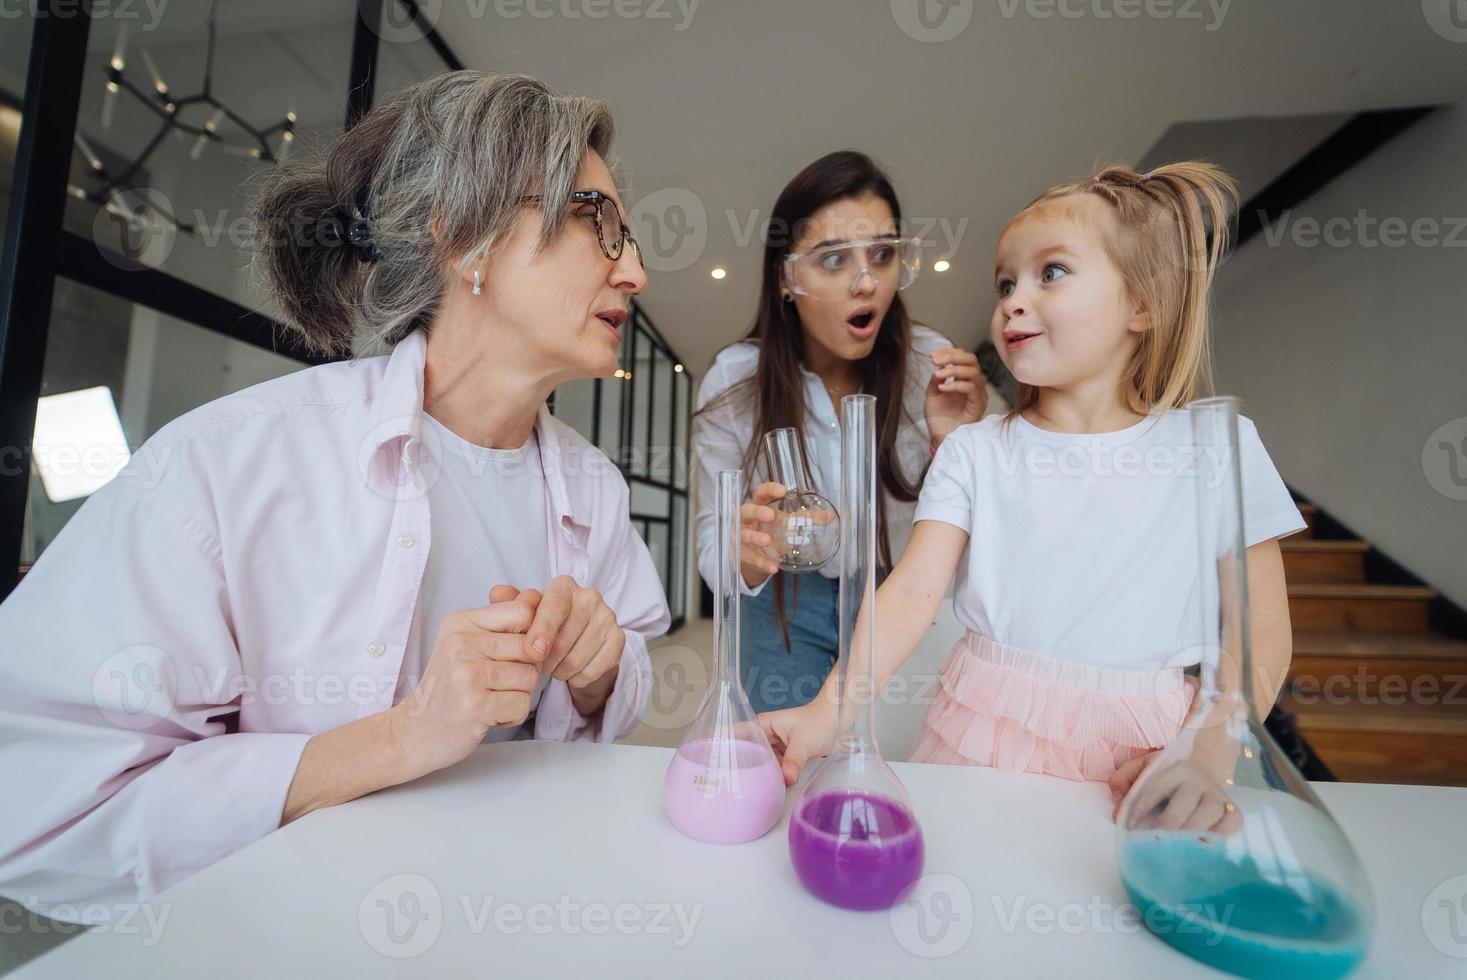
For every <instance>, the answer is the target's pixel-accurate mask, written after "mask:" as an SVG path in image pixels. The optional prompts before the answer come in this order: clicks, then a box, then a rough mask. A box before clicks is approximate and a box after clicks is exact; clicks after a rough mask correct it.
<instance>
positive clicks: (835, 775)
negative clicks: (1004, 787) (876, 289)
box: [789, 395, 923, 909]
mask: <svg viewBox="0 0 1467 980" xmlns="http://www.w3.org/2000/svg"><path fill="white" fill-rule="evenodd" d="M877 492H878V488H877V483H876V399H875V398H874V397H873V396H871V395H848V396H846V397H845V398H843V399H841V500H840V532H841V543H840V549H839V552H838V554H839V558H840V562H841V576H840V616H839V618H840V639H839V649H840V658H839V661H838V664H837V668H836V669H837V670H838V671H839V672H840V673H839V676H838V678H837V680H838V681H839V684H838V686H837V690H838V694H839V698H840V734H839V735H838V736H837V739H836V745H835V749H834V750H833V751H832V752H831V753H830V755H829V756H827V757H826V758H825V759H824V761H822V762H821V763H820V765H819V766H818V767H817V768H816V769H815V771H814V772H813V773H811V774H810V778H809V779H808V780H807V781H806V783H805V785H804V788H803V789H802V790H801V792H800V796H799V798H798V799H797V800H796V801H795V808H794V811H793V813H792V815H791V817H790V828H789V841H790V860H791V861H792V862H793V863H794V866H795V872H796V874H798V875H799V877H800V881H801V882H803V883H804V885H805V887H806V888H808V889H809V890H810V891H811V892H812V893H813V894H815V895H816V896H817V897H819V898H821V899H823V900H825V901H827V902H830V903H831V904H832V905H839V906H842V907H844V908H851V909H884V908H890V907H891V906H892V905H895V904H896V903H897V902H898V901H899V900H900V899H901V898H902V896H904V895H905V894H907V892H908V891H909V890H910V889H911V888H912V886H913V885H915V884H916V882H917V879H918V878H919V877H921V875H922V859H923V842H922V828H921V827H920V826H918V824H917V818H916V816H915V814H913V812H912V804H911V801H910V800H909V799H908V797H907V791H906V789H905V788H903V786H902V784H901V781H900V780H899V779H897V776H896V773H894V772H892V770H891V767H890V766H888V765H887V764H886V761H885V760H884V759H882V758H881V752H880V750H879V749H878V748H877V747H876V735H875V729H874V725H873V720H874V719H873V715H872V709H873V701H874V693H875V692H874V690H873V683H872V682H873V676H872V675H873V672H872V660H871V657H872V652H873V650H874V640H875V634H876V624H875V612H876V609H875V607H876V603H875V598H876V494H877ZM858 631H859V636H858Z"/></svg>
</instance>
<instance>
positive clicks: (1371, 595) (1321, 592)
mask: <svg viewBox="0 0 1467 980" xmlns="http://www.w3.org/2000/svg"><path fill="white" fill-rule="evenodd" d="M1288 588H1289V617H1290V620H1291V621H1292V623H1293V625H1294V628H1295V629H1296V630H1350V631H1358V632H1395V631H1399V632H1407V633H1425V632H1426V631H1427V614H1428V606H1429V604H1430V602H1431V600H1432V599H1434V598H1436V590H1435V589H1430V588H1426V587H1425V586H1418V585H1373V584H1365V583H1344V582H1295V583H1290V585H1289V587H1288Z"/></svg>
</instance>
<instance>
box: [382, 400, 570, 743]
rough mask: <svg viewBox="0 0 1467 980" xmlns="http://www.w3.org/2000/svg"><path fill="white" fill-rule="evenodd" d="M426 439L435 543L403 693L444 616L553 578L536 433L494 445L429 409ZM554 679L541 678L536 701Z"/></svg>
mask: <svg viewBox="0 0 1467 980" xmlns="http://www.w3.org/2000/svg"><path fill="white" fill-rule="evenodd" d="M423 440H424V444H425V451H427V452H429V453H432V454H433V455H434V456H435V457H437V458H438V460H439V465H440V467H441V469H440V470H439V472H438V475H437V478H436V479H435V480H434V481H433V484H432V485H431V486H430V487H429V488H428V512H429V514H430V515H431V518H432V522H433V524H432V531H433V539H432V547H431V548H430V549H429V551H428V561H427V565H426V567H425V568H424V570H423V584H422V586H421V587H420V588H419V590H418V604H417V608H416V609H415V610H414V611H413V622H412V627H411V630H410V631H409V633H408V642H407V650H406V651H405V653H404V656H403V663H402V673H401V674H400V675H399V679H398V694H397V697H398V698H399V699H401V698H402V697H406V696H407V695H408V694H410V693H412V691H413V689H414V688H415V687H417V685H418V681H419V679H420V678H421V677H422V674H423V671H424V670H426V669H427V666H428V660H429V658H430V657H431V655H432V653H433V646H434V644H435V643H436V642H437V640H438V628H439V627H440V626H441V625H442V624H443V617H445V616H447V615H448V614H449V613H452V612H458V611H459V610H462V609H478V608H481V607H483V606H486V605H488V603H489V590H490V589H491V588H493V587H494V586H496V585H499V584H501V583H505V584H508V585H513V586H514V587H515V588H517V589H522V590H523V589H543V588H544V587H545V583H546V582H547V581H549V579H550V558H549V551H550V548H549V543H548V542H547V541H546V536H545V528H546V526H547V523H546V517H545V507H546V503H545V493H546V490H545V474H544V472H543V471H542V469H541V463H540V452H539V446H538V445H537V444H536V441H535V435H534V433H533V432H532V433H531V434H530V438H529V440H528V441H527V442H526V443H525V444H524V445H523V446H520V447H519V448H518V449H489V448H486V447H484V446H478V445H475V444H474V443H471V442H469V441H468V440H466V439H464V438H462V437H461V436H459V435H458V434H456V433H455V432H454V431H453V430H452V429H449V428H448V427H447V426H445V425H444V424H443V423H442V422H439V421H438V420H437V419H435V418H433V417H432V416H431V415H429V414H428V413H426V412H424V413H423ZM547 683H548V679H546V678H542V679H541V681H540V686H539V687H538V688H536V690H535V694H534V697H533V699H532V701H533V703H534V704H536V705H538V703H539V700H540V694H541V692H542V691H544V689H545V686H546V684H547ZM532 710H533V708H532ZM521 727H523V726H515V727H506V728H494V729H491V730H490V731H489V734H488V735H487V736H486V737H485V739H484V740H485V741H486V742H498V741H505V740H508V739H512V738H514V737H515V736H516V734H518V733H519V731H520V728H521Z"/></svg>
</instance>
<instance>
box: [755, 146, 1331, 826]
mask: <svg viewBox="0 0 1467 980" xmlns="http://www.w3.org/2000/svg"><path fill="white" fill-rule="evenodd" d="M1236 199H1237V190H1236V185H1235V184H1234V182H1233V181H1232V179H1231V178H1230V177H1228V175H1227V174H1225V173H1223V172H1222V171H1221V170H1220V169H1218V168H1217V167H1215V166H1212V165H1210V164H1206V163H1199V162H1185V163H1177V164H1172V165H1169V166H1163V167H1158V168H1156V169H1155V170H1152V171H1150V172H1149V173H1144V174H1143V173H1138V172H1136V171H1134V170H1132V169H1130V168H1128V167H1123V166H1111V167H1106V168H1105V169H1103V170H1101V171H1100V172H1099V173H1097V174H1095V175H1094V176H1093V177H1089V178H1086V179H1084V180H1081V181H1079V182H1075V183H1068V184H1062V185H1060V186H1057V187H1054V188H1052V189H1050V190H1048V191H1046V192H1045V193H1044V194H1042V195H1040V196H1039V197H1038V198H1036V199H1035V200H1034V201H1032V202H1031V203H1030V204H1028V205H1027V206H1026V207H1024V209H1023V210H1021V211H1020V212H1019V213H1018V215H1016V216H1015V217H1014V218H1013V219H1012V220H1011V221H1010V222H1009V224H1008V225H1007V226H1006V227H1005V229H1004V231H1003V233H1002V235H1001V237H1000V241H999V244H998V249H997V254H996V262H995V274H994V286H995V290H996V293H997V303H996V307H995V309H994V312H993V321H992V327H991V329H992V338H993V342H994V344H995V346H997V348H998V350H999V352H1000V354H1001V355H1002V357H1003V361H1004V364H1005V365H1006V366H1007V367H1008V369H1009V371H1010V372H1011V373H1012V374H1013V376H1014V378H1015V379H1016V380H1017V382H1018V386H1017V389H1016V403H1015V406H1014V410H1013V411H1012V412H1010V413H1009V415H1008V416H1007V417H998V416H993V417H990V418H987V419H984V420H982V421H980V422H975V423H971V424H969V425H965V426H962V427H961V428H959V429H957V430H956V431H954V432H953V433H952V434H951V435H950V436H949V437H948V438H947V439H946V440H945V441H944V442H943V444H942V446H941V447H940V449H939V451H938V453H937V456H936V458H935V459H934V461H933V464H932V467H931V470H930V471H929V473H928V476H927V479H926V482H925V484H924V486H923V489H922V493H921V497H920V500H919V502H918V505H917V511H916V517H915V521H916V523H915V528H914V532H913V536H912V538H911V541H910V543H909V545H908V546H907V549H906V551H905V552H904V553H903V555H902V558H901V560H900V562H899V563H898V564H897V566H896V567H895V569H893V571H892V573H891V575H890V576H889V577H888V578H887V580H886V582H885V583H884V584H883V585H882V587H881V588H880V589H879V590H878V591H877V593H876V617H877V619H876V622H877V624H878V627H879V637H880V640H879V643H878V644H877V647H878V648H877V650H876V651H875V653H874V661H873V670H874V673H875V679H876V683H877V685H878V689H879V688H880V687H881V686H884V685H885V683H886V681H887V680H888V679H889V678H890V677H891V676H892V674H893V673H895V671H896V670H897V669H898V667H900V665H901V664H902V663H903V662H904V661H905V660H906V659H907V657H908V656H909V655H910V654H911V652H912V650H913V649H914V648H915V647H916V645H917V643H918V642H919V641H920V640H921V638H922V636H923V634H924V633H925V632H926V630H927V627H928V626H929V625H930V624H931V623H932V621H933V618H934V616H935V615H936V613H937V610H938V607H939V605H940V604H941V602H942V599H943V597H944V595H945V594H946V592H947V589H948V586H949V584H951V583H952V582H953V579H954V575H955V574H956V588H955V590H954V593H953V595H954V599H953V604H954V610H955V612H956V614H957V616H958V619H959V620H960V621H961V622H962V623H963V625H964V626H966V627H967V632H966V634H965V635H964V637H963V638H962V639H961V640H960V641H959V642H958V643H957V645H956V646H955V647H954V649H953V651H952V654H951V655H950V657H949V658H948V660H947V662H946V664H945V665H944V666H943V668H942V673H941V683H940V685H939V687H938V689H937V693H936V695H935V699H934V701H933V703H932V704H931V705H930V706H929V707H928V709H927V711H926V715H925V718H924V721H923V726H922V730H921V733H920V735H919V737H918V741H917V745H916V748H915V750H914V751H913V754H912V761H915V762H941V763H952V764H966V765H983V766H994V767H997V768H999V769H1002V770H1007V771H1028V772H1041V773H1049V774H1052V775H1056V776H1062V777H1066V778H1070V779H1088V780H1104V781H1109V783H1110V785H1111V789H1112V791H1113V793H1114V795H1115V796H1116V798H1117V799H1120V798H1121V797H1122V796H1123V795H1124V793H1125V792H1126V791H1127V790H1128V789H1129V787H1130V785H1131V784H1132V783H1133V782H1134V781H1135V779H1136V777H1137V776H1138V775H1139V774H1140V772H1141V770H1142V768H1143V767H1144V765H1145V764H1146V762H1147V761H1148V760H1149V758H1150V757H1151V756H1152V754H1154V753H1155V752H1156V751H1158V750H1159V749H1161V748H1162V747H1163V746H1165V745H1166V744H1167V742H1168V741H1169V740H1171V739H1172V738H1173V737H1174V736H1175V735H1176V733H1177V732H1178V731H1179V729H1180V728H1181V726H1182V724H1183V722H1184V721H1185V720H1186V717H1187V715H1188V713H1189V711H1190V710H1191V708H1192V703H1193V695H1194V693H1195V682H1194V681H1193V680H1192V679H1191V678H1190V677H1188V676H1186V675H1185V674H1184V668H1185V667H1187V666H1189V665H1191V664H1193V663H1196V662H1197V656H1196V652H1195V645H1196V643H1197V638H1196V635H1195V623H1196V622H1197V619H1196V615H1195V607H1193V606H1191V605H1190V604H1191V603H1193V602H1195V598H1196V597H1195V593H1194V589H1195V585H1196V579H1197V560H1196V530H1195V528H1196V524H1195V518H1194V516H1193V514H1194V510H1193V507H1194V501H1195V497H1194V491H1193V488H1192V484H1191V481H1190V480H1189V479H1187V478H1186V477H1187V476H1189V475H1190V473H1189V472H1188V470H1187V467H1188V465H1189V464H1188V455H1189V454H1188V452H1187V447H1188V445H1189V444H1190V443H1191V441H1192V440H1191V430H1190V426H1189V424H1188V419H1187V415H1186V413H1185V412H1183V411H1179V410H1178V409H1180V408H1181V406H1183V405H1184V404H1185V403H1186V402H1188V401H1189V400H1191V399H1192V398H1194V397H1196V396H1197V395H1198V394H1199V393H1200V392H1202V391H1203V390H1204V389H1206V388H1208V387H1209V386H1210V383H1211V378H1210V374H1211V355H1210V342H1209V324H1208V317H1209V313H1208V304H1209V298H1210V292H1211V287H1212V281H1213V276H1214V274H1215V272H1216V270H1217V266H1218V262H1219V260H1220V258H1221V256H1222V255H1223V252H1224V249H1225V247H1226V244H1227V228H1228V219H1229V216H1230V214H1231V211H1232V208H1233V206H1234V205H1235V202H1236ZM1240 439H1241V447H1240V457H1241V465H1242V469H1243V483H1244V487H1245V492H1246V503H1245V529H1246V535H1247V543H1248V545H1249V547H1248V571H1249V582H1250V588H1249V592H1250V596H1249V599H1250V603H1251V612H1252V619H1253V649H1254V654H1255V659H1256V662H1257V664H1258V669H1257V671H1256V675H1257V677H1258V678H1259V681H1258V682H1259V683H1261V684H1262V685H1263V687H1261V688H1259V690H1260V691H1261V693H1262V695H1263V697H1264V698H1265V699H1267V698H1271V697H1272V696H1273V695H1275V694H1276V693H1277V690H1278V685H1279V683H1280V682H1281V680H1282V677H1283V672H1284V669H1285V668H1286V667H1287V665H1288V661H1289V657H1290V632H1289V615H1288V602H1287V597H1286V594H1285V589H1284V574H1283V561H1282V558H1281V555H1280V553H1279V546H1278V541H1277V539H1278V538H1280V537H1283V536H1284V535H1287V534H1291V533H1293V532H1294V531H1297V530H1299V529H1300V528H1302V527H1303V526H1304V525H1303V521H1302V519H1301V518H1300V516H1299V512H1298V509H1297V508H1296V507H1295V506H1294V504H1293V501H1292V500H1291V499H1290V496H1289V494H1288V491H1287V490H1286V489H1285V487H1284V485H1283V481H1282V480H1281V479H1280V478H1279V475H1278V473H1277V471H1276V470H1275V469H1274V467H1273V464H1272V463H1271V461H1270V460H1269V458H1268V454H1267V452H1266V451H1265V450H1264V448H1263V445H1262V443H1261V442H1260V441H1259V439H1258V434H1257V431H1256V430H1255V428H1254V427H1253V425H1252V423H1251V422H1249V421H1248V420H1246V419H1243V420H1241V422H1240ZM863 615H864V613H863ZM857 635H858V636H859V635H860V631H859V630H857ZM854 653H855V655H858V656H864V651H855V652H854ZM836 677H837V675H836V674H832V675H831V678H830V679H829V680H828V681H827V683H826V686H825V688H824V689H822V692H821V696H819V697H817V698H816V699H815V701H813V702H811V703H810V704H808V705H805V706H802V707H800V708H794V709H790V710H787V711H779V712H772V713H769V714H765V715H761V716H760V717H761V720H762V721H763V724H764V728H765V731H766V733H767V734H768V735H769V737H770V741H771V743H772V744H773V745H774V746H775V750H776V752H777V753H778V754H780V756H781V762H782V765H783V767H784V771H785V777H786V780H787V781H788V782H790V783H793V782H794V781H795V780H796V779H797V778H798V776H799V773H800V770H801V768H802V767H803V766H804V763H805V761H806V760H808V759H809V758H810V757H812V756H814V755H818V754H822V753H824V752H826V751H828V749H829V747H830V745H831V742H832V740H833V736H834V729H835V712H834V707H833V706H834V703H835V686H836ZM1174 809H1175V812H1174V813H1172V814H1170V815H1169V819H1168V822H1169V823H1173V824H1175V825H1178V826H1212V825H1214V824H1215V823H1216V822H1217V821H1218V820H1219V819H1221V818H1222V816H1223V814H1224V813H1225V812H1226V811H1227V799H1226V795H1225V793H1224V792H1223V791H1222V789H1221V787H1220V786H1218V785H1216V784H1209V783H1208V782H1207V781H1206V780H1203V781H1202V782H1200V783H1198V784H1197V785H1196V786H1194V787H1193V788H1192V789H1191V790H1190V791H1186V792H1182V793H1179V794H1178V799H1177V804H1176V807H1175V808H1174Z"/></svg>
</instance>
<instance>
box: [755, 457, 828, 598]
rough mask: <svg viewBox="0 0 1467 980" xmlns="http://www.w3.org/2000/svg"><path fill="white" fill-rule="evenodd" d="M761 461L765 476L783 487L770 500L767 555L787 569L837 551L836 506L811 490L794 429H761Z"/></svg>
mask: <svg viewBox="0 0 1467 980" xmlns="http://www.w3.org/2000/svg"><path fill="white" fill-rule="evenodd" d="M764 462H765V465H766V466H767V467H768V468H769V478H770V479H771V480H773V481H774V482H776V483H781V484H783V485H784V489H785V494H784V496H783V497H781V498H780V499H779V500H776V501H774V502H773V503H772V504H770V505H769V506H770V507H772V508H774V521H773V522H772V523H770V524H768V525H766V526H765V530H766V531H768V532H769V536H770V537H771V538H773V539H774V540H773V543H772V544H770V546H769V548H768V552H769V557H770V558H771V559H773V560H774V562H775V564H777V565H778V566H779V567H780V568H782V569H784V570H785V571H787V572H813V571H815V570H816V569H817V568H820V567H821V566H823V565H824V564H825V563H826V562H828V561H830V559H832V558H834V557H835V553H836V552H837V551H838V550H840V517H839V515H838V514H837V513H836V509H835V505H834V504H832V503H831V502H830V501H829V500H827V499H825V498H824V497H823V496H821V495H820V494H819V493H818V492H817V491H816V490H815V487H814V483H815V481H814V480H812V479H810V470H809V467H808V466H806V464H805V453H804V450H803V449H802V448H801V446H800V437H799V433H797V432H796V431H795V430H794V429H774V430H773V431H771V432H766V433H765V434H764Z"/></svg>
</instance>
